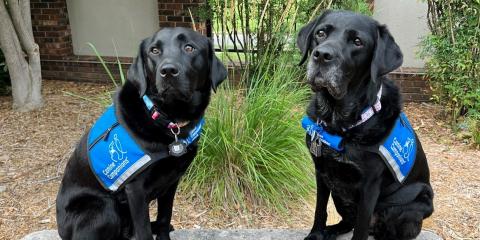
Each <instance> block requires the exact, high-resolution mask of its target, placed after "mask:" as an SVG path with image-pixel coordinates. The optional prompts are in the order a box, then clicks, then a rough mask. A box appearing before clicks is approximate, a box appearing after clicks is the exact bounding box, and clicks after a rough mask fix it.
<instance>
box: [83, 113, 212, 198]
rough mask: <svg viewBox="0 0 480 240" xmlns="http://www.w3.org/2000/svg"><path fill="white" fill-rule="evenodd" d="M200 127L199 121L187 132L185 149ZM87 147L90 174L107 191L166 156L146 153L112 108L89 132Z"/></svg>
mask: <svg viewBox="0 0 480 240" xmlns="http://www.w3.org/2000/svg"><path fill="white" fill-rule="evenodd" d="M203 124H204V119H203V118H202V119H201V120H200V122H199V124H197V126H196V127H195V128H194V129H193V130H192V131H190V134H189V136H188V138H187V139H181V141H184V143H185V144H186V145H187V146H188V145H190V144H191V143H193V142H194V141H195V140H197V139H198V137H199V135H200V133H201V129H202V127H203ZM87 147H88V161H89V164H90V168H91V169H92V172H93V173H94V175H95V176H96V178H97V180H98V181H99V182H100V184H101V185H102V186H103V187H104V188H105V189H107V190H110V191H117V190H118V189H120V188H121V187H123V186H124V184H125V183H127V182H128V181H129V180H130V179H131V178H133V177H134V176H136V175H137V174H138V173H140V172H142V170H144V169H145V168H146V167H148V166H149V165H150V164H152V163H153V162H154V161H156V160H159V159H161V158H165V157H168V156H169V154H168V150H166V151H165V152H164V153H156V154H151V153H146V152H145V151H144V150H143V149H142V148H141V147H140V146H139V145H138V144H137V143H136V142H135V140H134V139H133V138H132V137H131V136H130V135H129V134H128V132H127V130H126V129H125V128H124V127H123V126H122V125H121V124H119V123H118V121H117V117H116V114H115V107H114V106H113V105H112V106H110V107H108V108H107V110H106V111H105V112H104V113H103V115H102V116H100V118H99V119H98V120H97V122H95V124H94V125H93V127H92V128H91V129H90V132H89V134H88V140H87Z"/></svg>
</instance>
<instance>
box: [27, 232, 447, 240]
mask: <svg viewBox="0 0 480 240" xmlns="http://www.w3.org/2000/svg"><path fill="white" fill-rule="evenodd" d="M307 233H308V231H306V230H267V229H265V230H264V229H239V230H235V229H232V230H203V229H202V230H176V231H174V232H172V233H171V237H172V240H303V238H304V237H305V236H306V235H307ZM351 236H352V234H351V233H349V234H345V235H342V236H340V237H338V238H337V240H349V239H350V238H351ZM370 239H372V240H373V238H372V237H370ZM441 239H442V238H440V237H439V236H438V235H436V234H434V233H432V232H430V231H422V233H421V234H420V235H419V236H418V237H417V240H441ZM22 240H60V238H59V237H58V234H57V231H56V230H45V231H40V232H34V233H31V234H29V235H28V236H26V237H24V238H23V239H22Z"/></svg>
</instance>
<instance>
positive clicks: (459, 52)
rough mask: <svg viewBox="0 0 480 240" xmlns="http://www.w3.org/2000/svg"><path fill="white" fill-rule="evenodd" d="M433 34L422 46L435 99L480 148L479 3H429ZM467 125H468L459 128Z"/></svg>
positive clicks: (430, 0) (473, 0) (476, 0)
mask: <svg viewBox="0 0 480 240" xmlns="http://www.w3.org/2000/svg"><path fill="white" fill-rule="evenodd" d="M427 2H428V5H429V25H430V28H431V31H432V33H431V34H430V35H429V36H427V37H426V38H425V39H424V41H423V43H422V47H423V49H422V51H421V53H420V55H421V56H422V57H423V58H424V59H425V60H426V70H427V75H428V77H429V79H430V83H431V86H432V89H433V97H434V99H435V100H436V101H438V102H439V103H441V104H444V105H445V106H446V107H447V111H448V112H449V113H450V117H451V119H450V120H451V121H452V122H453V123H458V122H460V121H465V122H466V123H467V124H469V125H470V131H471V132H472V136H477V137H473V139H474V140H475V141H476V142H477V143H479V144H480V141H479V138H478V136H479V135H480V129H479V128H478V126H479V124H478V121H479V119H480V1H479V0H452V1H438V0H428V1H427ZM459 125H465V124H459Z"/></svg>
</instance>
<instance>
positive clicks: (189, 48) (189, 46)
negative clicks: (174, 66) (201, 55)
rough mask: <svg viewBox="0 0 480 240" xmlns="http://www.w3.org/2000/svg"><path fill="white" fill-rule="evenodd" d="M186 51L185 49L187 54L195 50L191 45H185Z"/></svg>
mask: <svg viewBox="0 0 480 240" xmlns="http://www.w3.org/2000/svg"><path fill="white" fill-rule="evenodd" d="M184 49H185V52H187V53H192V52H193V51H195V48H194V47H193V46H192V45H190V44H188V45H185V47H184Z"/></svg>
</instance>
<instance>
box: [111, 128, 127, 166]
mask: <svg viewBox="0 0 480 240" xmlns="http://www.w3.org/2000/svg"><path fill="white" fill-rule="evenodd" d="M108 152H109V153H110V159H112V161H114V162H118V161H123V159H124V157H125V154H127V151H123V148H122V143H121V142H120V139H118V135H117V134H115V135H114V136H113V139H112V142H111V143H110V144H109V145H108Z"/></svg>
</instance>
